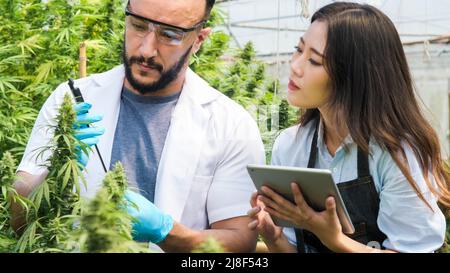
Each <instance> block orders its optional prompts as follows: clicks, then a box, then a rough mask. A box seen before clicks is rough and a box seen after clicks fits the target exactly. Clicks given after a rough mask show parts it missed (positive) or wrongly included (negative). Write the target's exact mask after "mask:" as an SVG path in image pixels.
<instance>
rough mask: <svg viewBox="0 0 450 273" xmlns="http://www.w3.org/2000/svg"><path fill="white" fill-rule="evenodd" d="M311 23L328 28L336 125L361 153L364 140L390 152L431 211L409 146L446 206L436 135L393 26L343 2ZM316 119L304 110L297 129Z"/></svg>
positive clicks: (449, 200)
mask: <svg viewBox="0 0 450 273" xmlns="http://www.w3.org/2000/svg"><path fill="white" fill-rule="evenodd" d="M315 21H320V22H324V23H326V24H327V29H328V31H327V44H326V48H325V52H324V56H325V57H324V67H325V69H326V71H327V73H328V75H329V78H330V86H331V95H330V101H329V107H330V109H331V111H332V112H334V113H336V115H335V117H336V122H337V125H338V126H345V127H344V128H348V130H349V133H350V135H351V137H352V138H353V140H354V141H355V142H356V143H357V144H358V146H359V147H361V148H362V150H364V151H365V152H366V153H369V146H368V143H367V140H368V139H369V137H373V139H374V140H375V141H376V142H377V143H378V145H380V146H381V147H382V148H383V149H385V150H387V151H389V153H390V154H391V156H392V158H393V159H394V161H395V162H396V164H397V165H398V167H399V168H400V170H401V171H402V173H403V174H404V175H405V177H406V178H407V180H408V181H409V183H410V184H411V186H412V187H413V188H414V190H415V191H416V193H417V195H418V196H419V198H420V199H421V200H423V201H424V202H425V203H426V204H427V205H428V206H429V207H430V204H428V202H426V200H425V198H424V196H423V194H422V192H421V191H420V189H419V187H418V185H417V183H416V182H415V181H414V180H413V178H412V176H411V173H410V171H409V167H408V164H407V159H406V155H405V151H404V149H403V147H402V144H407V145H409V146H410V147H411V148H412V150H413V152H414V154H415V156H416V157H417V159H418V161H419V163H420V167H421V169H422V172H423V175H424V177H425V180H426V183H427V185H428V187H429V189H430V190H431V192H432V193H434V194H436V195H437V196H438V198H439V200H440V202H441V204H443V205H445V206H446V207H449V206H450V193H449V189H450V184H449V183H450V182H449V181H450V179H449V178H450V177H449V172H448V169H447V167H446V165H445V164H444V162H443V160H442V155H441V151H440V145H439V139H438V136H437V134H436V132H435V131H434V130H433V128H432V127H431V126H430V124H429V123H428V122H427V120H426V119H425V118H424V115H423V114H422V112H421V110H420V107H419V104H418V102H417V100H416V97H415V90H414V86H413V82H412V79H411V74H410V71H409V68H408V64H407V61H406V56H405V53H404V51H403V47H402V43H401V41H400V37H399V35H398V33H397V30H396V29H395V26H394V24H393V23H392V22H391V20H390V19H389V18H388V17H387V16H386V15H384V14H383V13H382V12H381V11H379V10H378V9H376V8H375V7H372V6H370V5H361V4H356V3H346V2H336V3H333V4H330V5H327V6H325V7H323V8H321V9H320V10H319V11H317V12H316V13H315V14H314V16H313V17H312V20H311V22H315ZM319 115H320V113H319V111H318V109H308V110H306V111H305V112H304V113H303V114H302V116H301V117H300V124H302V125H305V124H307V123H308V122H309V121H311V120H313V119H315V118H317V117H318V116H319ZM429 172H431V174H432V176H433V177H434V180H435V183H433V182H432V181H431V180H430V176H429ZM430 208H431V207H430Z"/></svg>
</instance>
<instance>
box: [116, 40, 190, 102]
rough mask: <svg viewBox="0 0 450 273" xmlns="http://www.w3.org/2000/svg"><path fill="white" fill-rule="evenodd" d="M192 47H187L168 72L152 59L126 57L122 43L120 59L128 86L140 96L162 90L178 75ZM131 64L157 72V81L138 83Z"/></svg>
mask: <svg viewBox="0 0 450 273" xmlns="http://www.w3.org/2000/svg"><path fill="white" fill-rule="evenodd" d="M191 49H192V46H191V47H189V49H188V50H186V52H185V53H184V54H183V56H181V58H180V60H179V61H178V62H177V63H175V64H174V65H173V66H172V67H171V68H170V69H169V70H167V71H164V70H163V66H162V65H161V64H159V63H157V62H156V61H155V60H154V58H149V59H146V58H144V57H143V56H139V57H136V56H132V57H130V58H129V57H128V55H127V53H126V46H125V43H124V46H123V50H122V59H123V63H124V65H125V77H126V78H127V80H128V82H129V83H130V85H131V86H132V87H133V88H134V89H136V91H138V92H139V93H141V94H142V95H145V94H149V93H154V92H157V91H159V90H162V89H164V88H165V87H166V86H167V85H169V84H170V83H171V82H173V81H174V80H175V79H176V78H177V77H178V74H179V73H180V71H181V69H182V68H183V66H184V64H185V62H186V60H187V58H188V57H189V53H190V52H191ZM133 64H144V65H145V66H148V67H150V68H152V69H155V70H156V71H158V72H159V74H160V77H159V79H158V80H157V81H155V82H153V83H148V84H145V83H141V82H139V81H138V80H137V79H136V78H135V77H134V76H133V73H132V72H131V65H133Z"/></svg>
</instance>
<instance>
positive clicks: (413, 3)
mask: <svg viewBox="0 0 450 273" xmlns="http://www.w3.org/2000/svg"><path fill="white" fill-rule="evenodd" d="M332 2H336V1H331V0H309V1H308V0H223V1H217V4H218V5H217V6H218V7H220V9H221V10H222V11H223V12H225V13H226V14H228V15H229V16H228V17H229V18H228V19H227V21H226V24H225V25H223V26H222V28H223V29H224V30H225V31H227V32H228V33H229V34H231V35H232V37H233V40H232V41H233V43H234V44H235V45H237V46H240V47H241V46H243V45H244V44H245V43H246V42H248V41H253V43H254V45H255V48H256V50H257V52H258V54H259V55H260V56H274V55H284V54H290V53H291V52H293V47H294V45H296V43H297V42H298V39H299V37H300V35H302V33H304V31H305V30H306V29H307V27H308V25H309V18H308V19H306V18H302V17H301V16H300V14H301V13H302V12H305V11H306V12H307V13H309V15H312V14H313V13H314V11H316V10H318V9H319V8H320V7H322V6H324V5H326V4H329V3H332ZM352 2H357V3H368V4H371V5H374V6H376V7H378V8H379V9H380V10H382V11H383V12H384V13H386V14H387V15H388V16H389V17H390V18H391V20H392V21H393V22H394V24H395V25H396V27H397V30H398V32H399V33H400V36H401V39H402V41H403V42H404V43H411V42H415V41H417V42H420V41H424V40H428V39H433V38H436V37H439V36H445V35H449V34H450V1H448V0H366V1H358V0H356V1H352ZM304 5H306V6H307V9H304V8H303V7H304Z"/></svg>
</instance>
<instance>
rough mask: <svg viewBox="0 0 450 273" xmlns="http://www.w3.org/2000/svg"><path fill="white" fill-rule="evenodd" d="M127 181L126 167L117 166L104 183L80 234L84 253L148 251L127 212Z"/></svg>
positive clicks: (85, 217) (83, 216) (90, 207)
mask: <svg viewBox="0 0 450 273" xmlns="http://www.w3.org/2000/svg"><path fill="white" fill-rule="evenodd" d="M127 185H128V183H127V179H126V176H125V171H124V169H123V167H122V164H120V163H119V162H118V163H116V165H115V166H114V168H113V170H112V171H110V172H108V173H107V174H106V176H105V179H104V180H103V187H102V188H101V189H100V190H99V191H98V192H97V194H96V196H95V198H94V199H93V200H92V201H90V203H89V204H88V206H87V208H86V209H85V210H84V211H83V215H82V217H81V229H80V232H79V235H78V238H79V240H76V241H79V242H80V245H81V252H88V253H119V252H148V248H146V247H145V245H144V244H139V243H137V242H135V241H133V239H132V234H131V230H132V218H131V216H130V215H129V214H128V213H127V211H126V209H125V206H126V204H125V199H124V195H125V190H126V188H127Z"/></svg>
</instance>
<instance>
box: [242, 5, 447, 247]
mask: <svg viewBox="0 0 450 273" xmlns="http://www.w3.org/2000/svg"><path fill="white" fill-rule="evenodd" d="M288 89H289V91H288V101H289V103H290V104H291V105H293V106H296V107H299V108H301V109H305V110H306V111H304V113H303V115H302V116H301V118H300V122H299V125H297V126H294V127H291V128H288V129H286V130H285V131H283V132H282V133H281V134H280V135H279V137H278V138H277V139H276V141H275V143H274V147H273V153H272V164H273V165H283V166H298V167H309V168H321V169H330V170H331V171H332V174H333V178H334V180H335V182H336V183H337V185H338V188H339V191H340V193H341V196H342V197H343V200H344V203H345V205H346V207H347V210H348V211H349V214H350V217H351V219H352V222H353V224H354V226H355V229H356V232H355V233H354V234H352V235H346V234H344V233H343V232H342V227H341V225H340V223H339V220H338V218H337V215H336V204H335V200H334V199H333V197H329V198H328V199H327V200H326V204H325V207H326V210H325V211H322V212H317V211H314V210H313V209H312V208H310V207H309V206H308V204H307V203H306V202H305V201H304V199H303V197H302V194H301V191H300V189H299V188H298V187H297V186H296V184H292V185H291V186H292V191H293V193H294V195H295V204H294V203H291V202H289V201H287V200H286V199H284V198H282V197H281V196H280V195H278V194H276V193H275V192H274V191H272V190H271V189H269V188H267V187H263V189H262V190H263V194H261V195H258V194H257V193H254V194H253V196H252V198H251V205H252V209H251V210H250V211H249V216H250V217H252V220H253V221H252V222H251V223H250V224H249V228H250V229H256V230H257V231H258V232H259V234H260V235H261V236H262V237H263V239H264V241H265V242H266V244H267V246H268V248H269V250H270V251H272V252H296V251H299V252H327V251H333V252H376V251H380V252H433V251H435V250H436V249H438V248H440V246H441V245H442V244H443V242H444V236H445V217H444V215H443V214H442V212H441V211H440V209H439V207H438V205H437V203H438V200H439V201H440V202H441V203H442V204H443V205H445V206H448V205H449V203H450V202H449V201H450V195H449V188H450V187H449V173H448V172H447V171H446V169H445V168H444V162H443V161H442V159H441V153H440V150H439V141H438V137H437V135H436V133H435V132H434V130H433V129H432V128H431V126H430V125H429V123H428V122H427V121H426V120H425V118H424V117H423V115H422V113H421V112H420V109H419V106H418V103H417V101H416V98H415V94H414V89H413V83H412V80H411V76H410V72H409V69H408V65H407V61H406V57H405V54H404V51H403V48H402V44H401V41H400V38H399V35H398V33H397V31H396V29H395V27H394V25H393V24H392V22H391V21H390V20H389V19H388V18H387V16H386V15H384V14H383V13H382V12H380V11H379V10H377V9H376V8H374V7H372V6H369V5H360V4H356V3H344V2H337V3H333V4H330V5H328V6H325V7H323V8H322V9H320V10H319V11H318V12H316V13H315V15H314V16H313V18H312V23H311V25H310V27H309V29H308V30H307V32H306V33H305V34H304V36H303V37H302V38H301V39H300V42H299V44H298V46H297V47H296V52H295V53H294V55H293V57H292V62H291V75H290V82H289V88H288ZM271 215H272V216H275V217H279V218H281V219H284V220H288V221H291V222H293V223H294V224H295V226H296V227H297V228H298V229H296V230H295V232H294V230H292V229H285V230H284V231H283V230H282V228H281V227H278V226H275V225H274V223H273V221H272V219H271ZM377 246H378V247H377Z"/></svg>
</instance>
